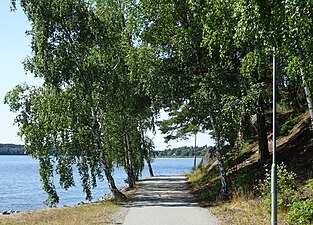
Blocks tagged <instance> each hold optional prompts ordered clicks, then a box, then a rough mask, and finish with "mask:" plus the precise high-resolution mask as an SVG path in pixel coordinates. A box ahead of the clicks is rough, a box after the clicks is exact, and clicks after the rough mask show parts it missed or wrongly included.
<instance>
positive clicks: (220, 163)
mask: <svg viewBox="0 0 313 225" xmlns="http://www.w3.org/2000/svg"><path fill="white" fill-rule="evenodd" d="M210 120H211V124H212V127H213V129H214V130H215V132H216V138H215V154H216V158H217V165H218V169H219V172H220V176H221V196H222V198H223V199H227V198H228V185H227V178H226V172H225V169H224V163H223V158H222V155H221V149H220V147H221V143H220V134H219V131H218V130H217V129H216V127H215V125H214V119H213V117H212V116H210Z"/></svg>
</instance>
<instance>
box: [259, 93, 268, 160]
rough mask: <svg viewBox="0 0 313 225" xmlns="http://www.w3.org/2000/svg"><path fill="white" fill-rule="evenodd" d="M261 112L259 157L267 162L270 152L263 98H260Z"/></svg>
mask: <svg viewBox="0 0 313 225" xmlns="http://www.w3.org/2000/svg"><path fill="white" fill-rule="evenodd" d="M259 108H260V109H259V112H258V113H257V128H258V144H259V155H260V160H261V162H264V161H265V160H267V159H268V158H269V156H270V154H269V150H268V140H267V131H266V120H265V114H264V107H263V98H262V97H259Z"/></svg>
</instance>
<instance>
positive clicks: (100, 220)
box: [0, 201, 119, 225]
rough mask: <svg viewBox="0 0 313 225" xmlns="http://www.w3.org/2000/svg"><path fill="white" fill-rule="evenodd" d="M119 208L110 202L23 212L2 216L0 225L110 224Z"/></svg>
mask: <svg viewBox="0 0 313 225" xmlns="http://www.w3.org/2000/svg"><path fill="white" fill-rule="evenodd" d="M118 208H119V206H118V204H116V203H114V202H110V201H103V202H99V203H92V204H88V205H80V206H74V207H62V208H51V209H41V210H34V211H26V212H21V213H18V214H14V215H9V216H4V215H3V216H0V224H1V225H2V224H7V225H13V224H30V225H31V224H47V225H50V224H51V225H52V224H53V225H56V224H67V225H80V224H81V225H85V224H109V223H110V222H112V221H110V217H109V216H110V215H111V214H112V213H114V212H115V211H116V210H117V209H118Z"/></svg>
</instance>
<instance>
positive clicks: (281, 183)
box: [257, 163, 297, 210]
mask: <svg viewBox="0 0 313 225" xmlns="http://www.w3.org/2000/svg"><path fill="white" fill-rule="evenodd" d="M295 177H296V174H295V173H293V172H290V171H288V170H287V168H286V165H285V164H283V163H282V164H280V165H277V207H279V208H281V209H287V208H288V207H289V204H290V203H291V202H292V200H293V198H294V196H295V193H296V190H297V187H296V182H295ZM257 190H258V191H259V193H260V194H261V197H262V199H263V201H264V204H265V207H266V208H267V209H268V210H270V209H271V203H272V202H271V172H270V171H269V170H268V169H265V179H264V180H261V181H259V184H258V186H257Z"/></svg>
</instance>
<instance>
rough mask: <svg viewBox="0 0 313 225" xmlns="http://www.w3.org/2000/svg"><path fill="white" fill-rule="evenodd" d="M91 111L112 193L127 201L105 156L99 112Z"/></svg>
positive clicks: (101, 158) (98, 145) (101, 157)
mask: <svg viewBox="0 0 313 225" xmlns="http://www.w3.org/2000/svg"><path fill="white" fill-rule="evenodd" d="M91 110H92V116H93V123H94V126H93V132H94V135H95V138H96V142H97V148H98V151H99V154H100V160H101V163H102V165H103V169H104V173H105V176H106V178H107V181H108V185H109V188H110V191H111V192H112V194H113V196H114V197H115V198H118V199H126V196H125V195H124V194H123V193H122V192H120V191H119V190H118V188H117V187H116V185H115V181H114V178H113V176H112V173H111V167H110V166H109V165H108V163H107V160H106V157H105V154H104V148H103V145H102V141H101V132H100V124H99V122H98V119H97V111H96V110H95V109H94V108H93V107H92V109H91Z"/></svg>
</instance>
